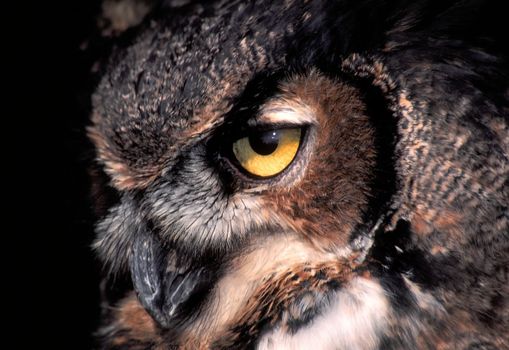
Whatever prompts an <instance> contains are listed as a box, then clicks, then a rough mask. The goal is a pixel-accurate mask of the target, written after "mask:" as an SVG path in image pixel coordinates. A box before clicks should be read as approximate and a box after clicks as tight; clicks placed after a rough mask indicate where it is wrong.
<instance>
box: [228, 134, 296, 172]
mask: <svg viewBox="0 0 509 350" xmlns="http://www.w3.org/2000/svg"><path fill="white" fill-rule="evenodd" d="M301 134H302V130H301V128H291V129H274V130H268V131H258V132H253V133H251V134H250V135H249V136H248V137H243V138H241V139H239V140H237V141H236V142H234V143H233V154H234V155H235V157H236V158H237V160H238V161H239V163H240V165H241V166H242V167H243V168H244V169H246V170H247V171H248V172H249V173H251V174H253V175H256V176H261V177H270V176H274V175H277V174H278V173H280V172H281V171H283V170H284V169H285V168H286V167H287V166H288V165H290V163H291V162H292V161H293V159H294V158H295V155H296V154H297V151H298V150H299V145H300V140H301Z"/></svg>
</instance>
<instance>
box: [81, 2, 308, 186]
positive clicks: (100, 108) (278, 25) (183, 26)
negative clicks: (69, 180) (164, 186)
mask: <svg viewBox="0 0 509 350" xmlns="http://www.w3.org/2000/svg"><path fill="white" fill-rule="evenodd" d="M220 4H221V2H219V4H216V5H215V6H216V7H215V8H213V11H212V12H211V14H210V15H209V16H206V15H205V16H204V15H203V13H202V15H200V16H199V15H198V14H199V13H200V11H199V10H198V11H196V13H198V14H195V15H186V16H182V17H174V16H173V17H171V18H168V14H160V15H158V17H157V18H154V20H153V21H152V23H149V24H147V25H146V26H145V28H143V29H141V30H140V34H139V35H138V37H137V39H136V40H135V42H134V44H133V45H131V46H130V47H128V48H127V49H126V50H125V51H124V52H123V53H121V54H120V55H117V58H114V59H113V60H112V62H111V63H110V67H109V71H108V72H107V73H106V74H105V76H104V77H103V79H102V81H101V83H100V85H99V87H98V89H97V91H96V93H95V94H94V96H93V107H94V109H93V116H92V121H93V126H92V127H91V128H90V129H89V134H90V137H91V139H92V140H93V142H94V143H95V144H96V148H97V152H98V158H99V160H100V161H101V162H102V163H103V164H104V165H105V168H106V171H107V172H108V173H109V175H110V176H111V177H112V180H113V184H114V185H115V186H116V187H117V188H119V189H129V188H141V187H145V186H146V185H148V184H149V183H150V182H151V181H152V180H153V179H154V178H155V177H156V176H157V175H158V174H160V172H161V171H162V169H163V168H164V167H165V166H166V165H167V164H168V162H171V159H172V157H175V156H176V154H177V153H176V150H177V149H182V148H183V147H185V146H186V145H187V144H189V143H191V142H193V137H198V136H203V134H204V132H206V131H207V130H210V129H211V128H212V127H214V126H215V125H217V124H219V123H221V121H222V117H223V116H224V115H225V114H226V113H227V112H228V111H229V110H230V109H231V108H232V106H233V105H234V102H235V99H236V98H237V97H238V96H239V95H240V94H241V93H242V91H243V89H244V88H245V86H246V85H247V84H248V83H249V82H250V81H252V80H253V79H254V78H255V77H256V76H257V75H259V74H262V73H264V72H271V71H277V70H280V69H281V68H282V67H283V66H284V65H285V64H287V63H288V52H289V50H288V45H291V42H292V41H291V40H289V39H288V38H289V37H291V36H292V35H295V30H296V28H297V27H303V26H302V25H303V24H304V22H306V21H307V20H309V18H310V16H309V11H310V9H307V8H305V7H302V6H294V7H291V11H293V12H295V13H294V14H290V16H289V13H285V15H284V16H283V15H282V14H281V13H282V10H283V8H281V9H279V10H281V11H279V10H278V7H284V5H283V4H281V5H271V7H272V8H273V11H271V12H270V13H260V11H254V9H253V8H252V6H247V5H244V4H243V3H233V4H232V5H231V6H226V7H227V8H223V7H221V6H220ZM223 5H224V4H223ZM200 8H201V7H200ZM209 10H210V9H209ZM274 16H280V17H281V20H280V21H278V20H274ZM246 18H248V20H247V21H246ZM268 38H270V39H271V40H267V39H268Z"/></svg>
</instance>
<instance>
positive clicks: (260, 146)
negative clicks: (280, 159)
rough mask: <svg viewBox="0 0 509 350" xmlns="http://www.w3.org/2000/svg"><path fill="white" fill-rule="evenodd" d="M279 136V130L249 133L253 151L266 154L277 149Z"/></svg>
mask: <svg viewBox="0 0 509 350" xmlns="http://www.w3.org/2000/svg"><path fill="white" fill-rule="evenodd" d="M279 137H280V133H279V130H270V131H258V132H253V133H251V134H250V135H249V144H250V145H251V148H252V149H253V151H255V152H256V153H258V154H261V155H263V156H266V155H269V154H271V153H273V152H274V151H275V150H276V148H277V146H278V144H279Z"/></svg>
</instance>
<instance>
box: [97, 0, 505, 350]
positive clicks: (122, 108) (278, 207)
mask: <svg viewBox="0 0 509 350" xmlns="http://www.w3.org/2000/svg"><path fill="white" fill-rule="evenodd" d="M151 5H152V8H151V9H150V10H148V9H146V11H145V10H144V11H143V14H145V13H146V12H148V14H147V15H146V17H145V18H144V20H143V21H142V22H141V23H140V24H139V25H136V26H135V27H132V28H130V29H129V30H127V31H126V32H124V33H123V34H121V36H120V39H119V41H118V44H117V45H116V46H115V48H114V50H113V52H112V55H111V57H110V59H109V61H108V63H107V64H106V66H105V68H104V70H103V75H102V78H101V80H100V83H99V84H98V86H97V89H96V91H95V93H94V94H93V96H92V104H93V110H92V114H91V125H90V127H89V129H88V133H89V136H90V139H91V140H92V142H93V143H94V145H95V150H96V160H97V162H96V168H97V169H96V171H95V172H94V173H95V175H94V180H95V183H96V185H95V192H96V195H97V197H98V199H99V200H98V203H99V204H98V207H100V209H101V210H100V212H101V215H100V218H99V219H98V221H97V224H96V234H97V238H96V240H95V243H94V249H95V252H96V253H97V256H98V259H99V260H100V261H101V263H102V264H103V266H104V281H103V283H102V285H101V288H102V293H103V298H104V301H103V318H102V324H101V326H100V328H99V330H98V331H97V334H96V335H97V339H98V348H100V349H250V348H253V349H317V350H318V349H353V350H357V349H358V350H374V349H507V348H509V331H508V330H509V304H508V303H509V301H508V296H509V210H508V204H509V126H508V113H509V74H508V72H509V69H508V67H509V64H508V60H507V56H506V54H505V52H504V50H503V48H504V46H507V41H505V43H504V42H503V39H504V38H503V34H501V33H502V31H499V29H501V28H500V27H499V26H498V25H497V23H498V22H497V21H498V20H500V19H501V17H500V15H497V14H500V13H503V12H500V9H497V8H495V7H494V6H495V4H493V3H492V4H487V1H486V2H485V1H476V0H472V1H443V2H440V3H438V2H434V1H422V0H419V1H371V0H359V1H349V0H314V1H298V0H285V1H269V0H250V1H236V0H216V1H210V2H203V3H200V2H194V1H180V2H177V1H161V2H157V3H155V2H154V3H152V4H151ZM147 6H148V5H147ZM497 16H498V17H497ZM136 23H137V22H136Z"/></svg>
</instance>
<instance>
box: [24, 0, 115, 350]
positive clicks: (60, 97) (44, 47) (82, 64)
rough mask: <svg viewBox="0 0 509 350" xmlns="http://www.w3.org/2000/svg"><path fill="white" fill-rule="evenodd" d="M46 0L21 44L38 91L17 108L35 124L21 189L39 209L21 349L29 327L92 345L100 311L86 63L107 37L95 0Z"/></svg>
mask: <svg viewBox="0 0 509 350" xmlns="http://www.w3.org/2000/svg"><path fill="white" fill-rule="evenodd" d="M46 5H48V6H46V7H45V8H44V10H43V11H44V12H42V11H41V12H40V13H37V10H35V13H34V14H35V15H36V16H38V19H39V21H38V22H37V24H36V26H35V28H33V29H32V30H31V31H30V32H28V33H27V35H26V37H27V38H28V39H27V40H26V41H24V42H23V45H25V47H26V48H28V50H29V52H28V53H27V57H29V60H32V63H33V64H34V67H35V64H37V66H36V72H35V73H34V75H33V76H31V77H29V80H28V82H29V83H30V84H27V81H23V85H24V88H25V89H28V88H31V89H32V90H33V91H34V92H36V94H35V95H36V96H35V98H34V99H33V100H32V99H30V100H28V99H25V100H24V101H23V104H22V105H21V108H25V107H26V109H27V110H30V114H31V117H32V119H30V120H32V121H34V123H33V124H32V125H34V126H35V128H33V130H31V131H32V133H33V134H34V137H33V138H32V140H33V141H35V144H34V146H33V149H32V150H33V151H31V152H30V154H29V155H28V158H27V159H29V162H28V163H29V164H28V167H29V172H28V174H29V177H30V180H29V182H28V183H29V185H28V186H26V187H27V188H28V191H29V195H30V198H31V203H30V204H31V206H32V207H34V208H36V214H39V215H36V219H34V220H27V221H29V222H26V224H27V225H26V226H30V230H31V233H32V236H30V237H33V240H32V242H33V243H34V244H33V245H32V246H33V248H34V251H35V252H34V253H35V254H32V256H35V257H36V258H35V261H34V262H33V263H32V264H30V270H29V271H30V279H29V280H28V281H25V282H28V283H27V284H28V286H27V290H28V293H27V294H28V295H27V297H26V299H25V300H24V301H23V302H22V303H23V305H24V306H25V305H28V310H27V311H28V315H30V317H26V316H27V314H26V313H23V314H22V313H21V312H18V314H19V315H21V317H22V318H21V322H22V326H23V329H24V333H25V334H27V333H28V335H26V336H25V335H24V336H21V337H19V338H18V343H19V345H20V348H24V346H23V344H33V342H34V336H33V335H32V333H37V335H38V338H36V339H37V342H38V343H39V344H38V346H36V348H49V349H56V348H62V349H91V348H93V337H92V334H93V332H94V331H95V330H96V329H97V327H98V320H99V313H100V305H99V303H100V301H99V275H100V267H99V266H100V264H98V262H97V261H96V259H95V256H94V253H93V251H92V249H91V248H90V246H91V244H92V241H93V238H94V233H93V223H94V220H95V218H94V215H93V210H92V204H91V200H90V180H89V176H88V167H89V164H90V162H91V160H92V159H93V150H92V147H91V145H90V143H89V142H88V140H87V137H86V126H87V125H88V123H89V122H88V119H89V113H90V95H91V93H92V91H93V90H94V87H95V85H96V84H97V79H98V77H97V75H96V74H93V73H92V67H93V66H94V63H95V62H97V60H100V59H101V58H102V57H105V56H107V55H108V51H109V47H110V46H111V45H110V44H111V43H110V42H109V41H108V39H105V38H103V37H101V35H100V33H99V30H98V29H97V18H98V16H99V15H100V11H101V4H100V1H97V0H72V1H67V2H64V3H61V4H57V3H55V4H46ZM27 44H30V46H29V45H27ZM22 123H24V121H22ZM20 128H21V129H25V128H26V125H20ZM31 136H32V135H30V137H31ZM34 179H36V181H34ZM25 183H27V182H25ZM22 214H23V213H22ZM22 217H23V219H22V220H26V219H25V217H24V216H22ZM32 221H33V222H32ZM21 223H22V224H24V222H21ZM32 226H33V227H32ZM21 238H23V237H21ZM20 243H21V245H24V244H25V243H26V242H20ZM25 271H27V270H26V269H25ZM34 310H36V311H34ZM34 314H35V320H37V321H34V317H32V316H33V315H34ZM15 348H18V346H16V347H15ZM27 348H33V345H30V346H27Z"/></svg>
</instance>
